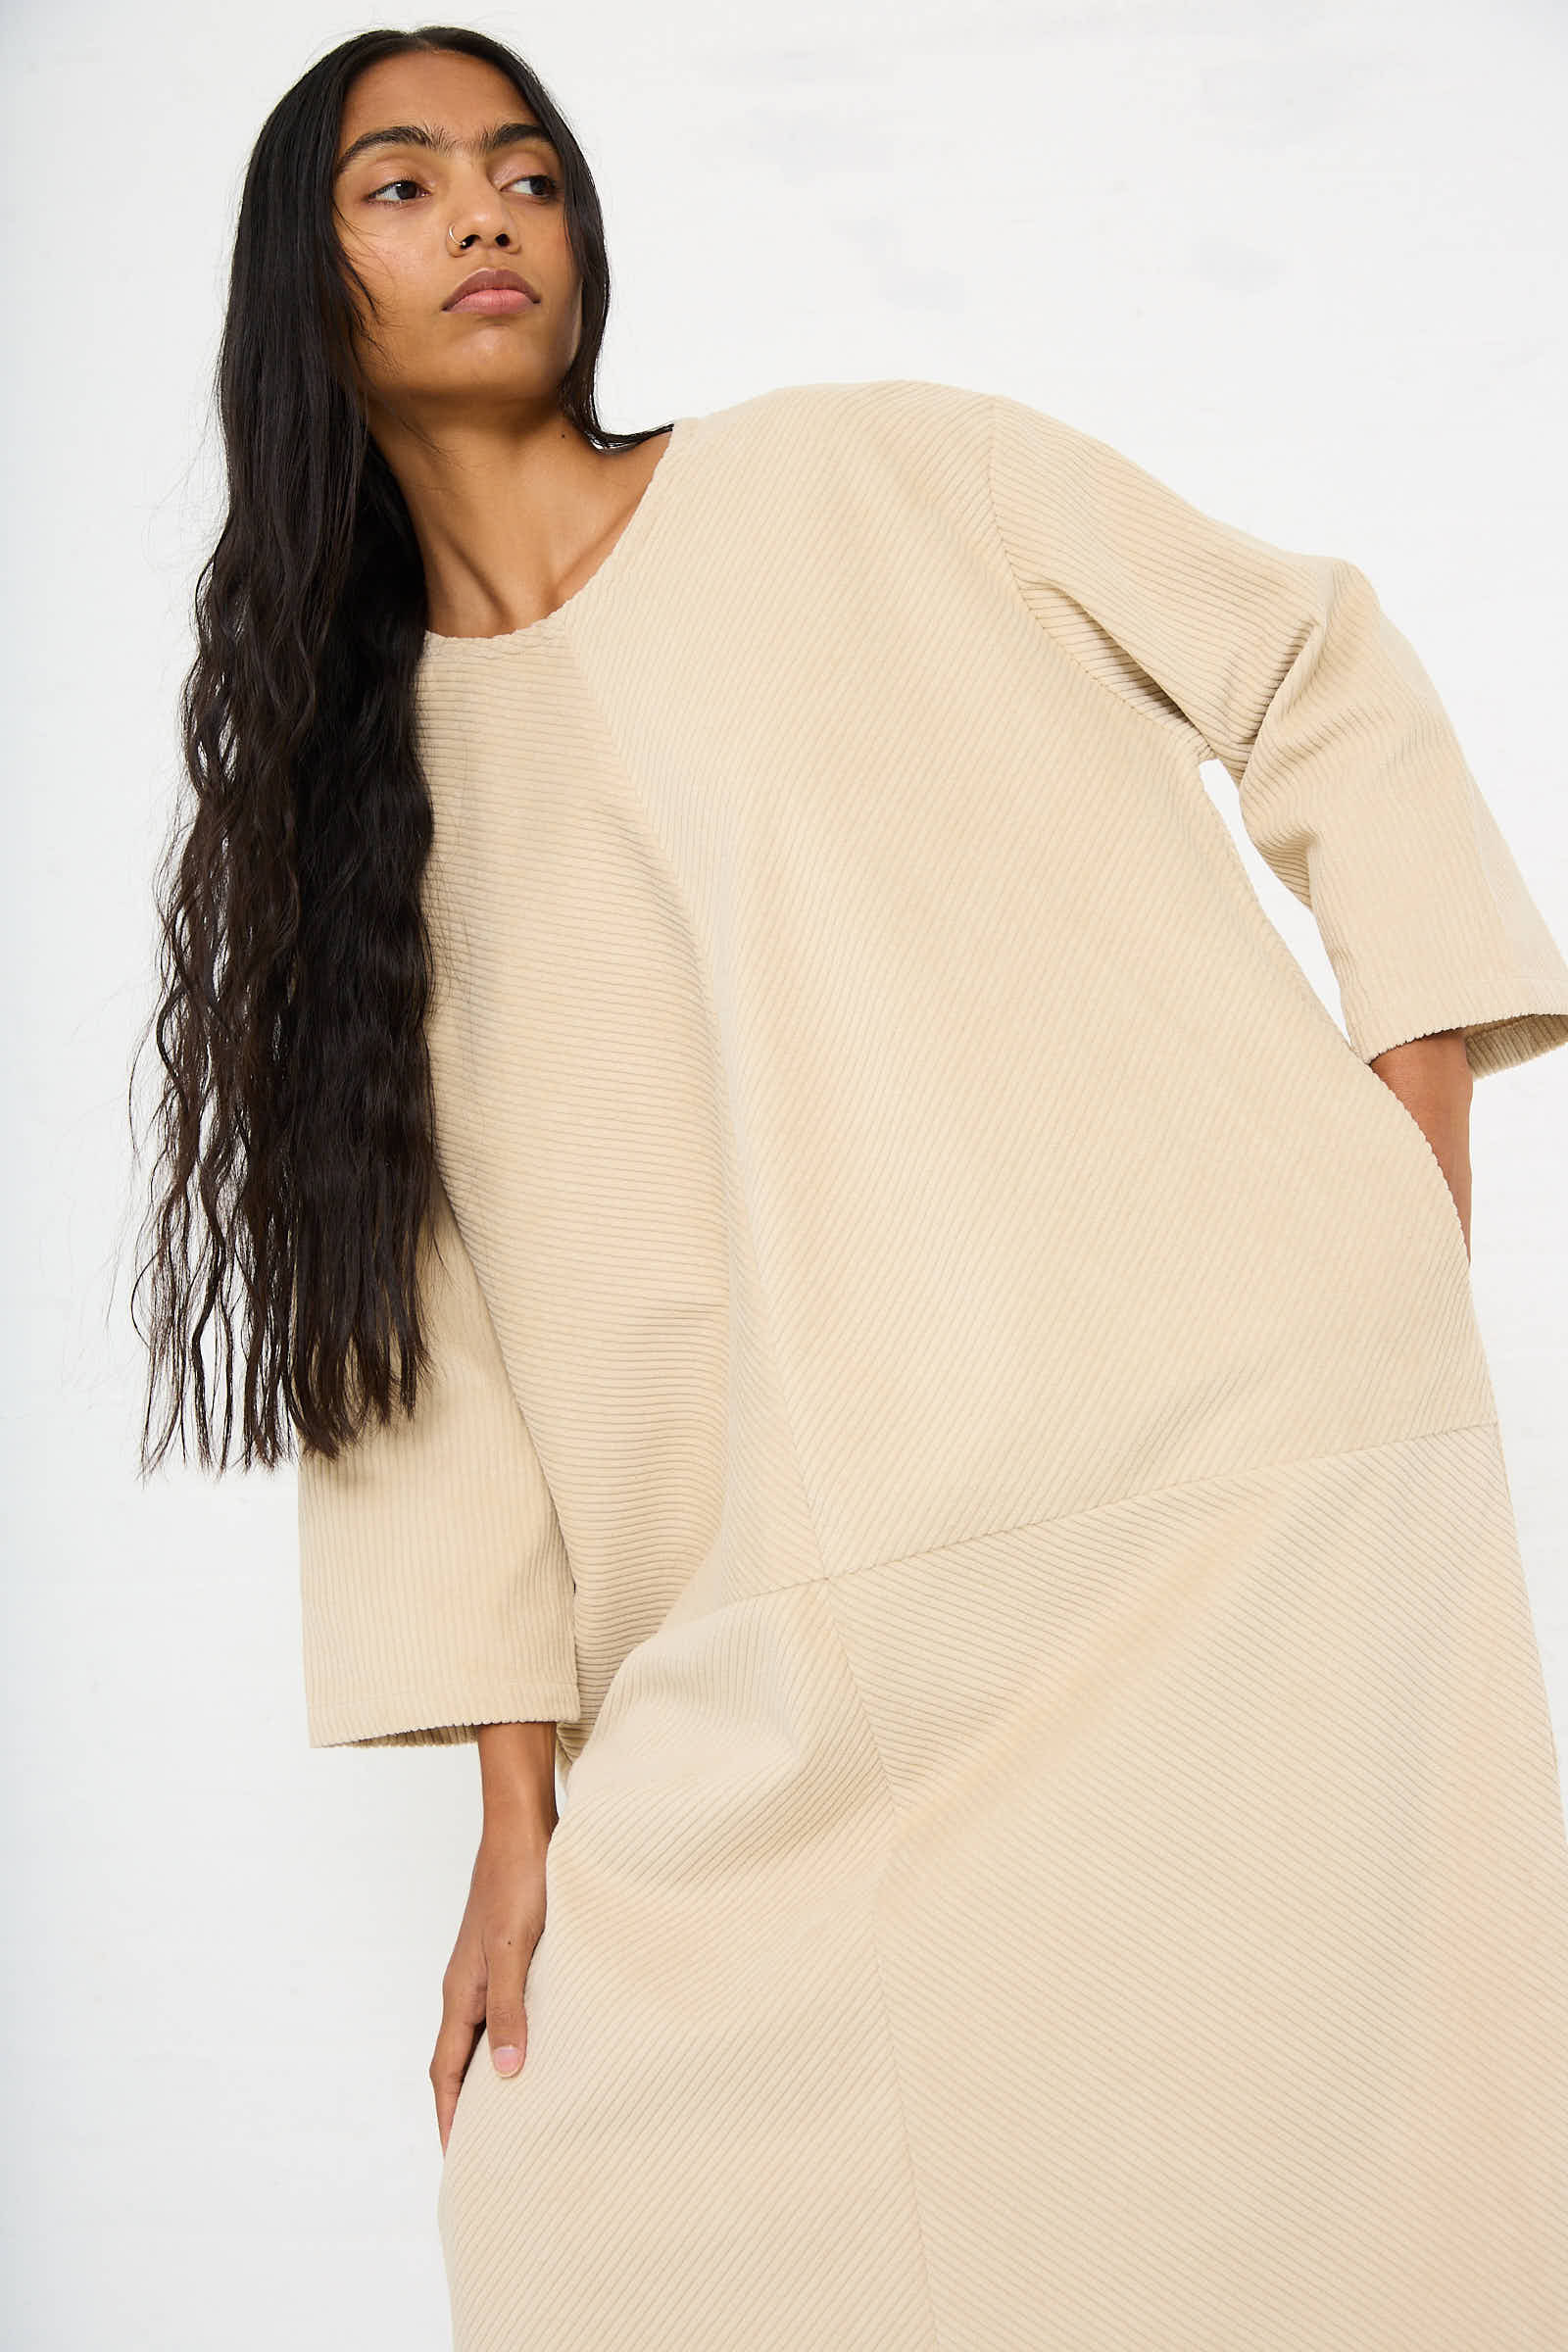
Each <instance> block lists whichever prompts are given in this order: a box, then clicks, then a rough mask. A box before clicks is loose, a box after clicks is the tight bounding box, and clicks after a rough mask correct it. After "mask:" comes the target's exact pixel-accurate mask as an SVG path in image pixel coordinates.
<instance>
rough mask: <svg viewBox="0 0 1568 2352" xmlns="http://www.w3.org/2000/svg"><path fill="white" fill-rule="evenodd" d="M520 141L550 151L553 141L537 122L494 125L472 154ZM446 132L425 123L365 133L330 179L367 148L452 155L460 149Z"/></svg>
mask: <svg viewBox="0 0 1568 2352" xmlns="http://www.w3.org/2000/svg"><path fill="white" fill-rule="evenodd" d="M524 139H537V140H538V141H539V143H540V145H541V146H544V147H553V146H554V145H555V141H554V140H553V139H552V138H551V136H550V133H549V132H548V131H547V130H543V129H541V127H540V125H539V124H538V123H496V124H495V126H494V127H493V128H492V129H490V130H487V131H484V132H482V133H481V134H480V136H479V138H478V139H477V140H476V142H475V151H476V152H477V153H478V154H480V155H493V154H494V153H495V151H496V149H497V148H498V147H515V146H516V145H518V144H519V142H520V141H522V140H524ZM462 143H463V142H462V141H461V140H459V139H455V138H454V137H453V136H452V133H451V132H450V131H449V130H439V129H433V128H432V127H431V125H430V124H429V123H388V124H387V125H386V127H385V128H384V129H382V130H365V131H362V132H361V133H360V135H359V137H358V138H357V139H356V140H355V142H354V144H353V146H352V147H346V148H345V149H344V150H343V153H342V154H341V155H340V156H339V157H338V159H337V164H336V167H335V170H334V172H333V177H334V178H336V176H337V173H338V172H343V171H346V170H347V168H348V166H349V165H350V164H352V163H353V161H354V159H355V157H356V156H358V155H363V154H364V153H365V151H366V149H367V148H369V147H428V148H430V149H431V150H432V151H433V152H434V153H435V154H437V155H455V154H456V153H457V151H458V149H459V147H460V146H461V145H462Z"/></svg>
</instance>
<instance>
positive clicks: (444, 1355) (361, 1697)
mask: <svg viewBox="0 0 1568 2352" xmlns="http://www.w3.org/2000/svg"><path fill="white" fill-rule="evenodd" d="M432 1243H433V1244H434V1245H435V1246H434V1247H432ZM420 1265H421V1275H420V1282H421V1301H422V1304H423V1310H424V1316H425V1322H426V1328H427V1331H428V1335H429V1344H430V1351H431V1359H432V1360H431V1364H430V1366H429V1369H428V1371H427V1372H426V1374H425V1375H424V1376H423V1377H422V1378H421V1381H420V1384H419V1390H418V1395H417V1399H416V1404H415V1410H414V1413H413V1415H412V1416H410V1415H409V1414H407V1413H405V1412H404V1411H403V1410H402V1409H401V1408H397V1409H395V1410H394V1413H393V1417H392V1419H391V1420H390V1421H389V1422H387V1423H385V1424H383V1423H381V1422H379V1421H377V1420H376V1419H375V1418H374V1416H373V1415H371V1416H369V1417H368V1419H367V1421H366V1424H365V1427H364V1429H363V1431H362V1432H361V1434H360V1435H359V1436H358V1437H357V1438H356V1439H355V1440H354V1442H353V1443H352V1444H351V1445H349V1446H345V1447H344V1448H343V1449H342V1450H341V1451H340V1452H339V1453H338V1454H337V1456H336V1457H335V1458H333V1459H331V1460H328V1459H327V1457H326V1456H325V1455H323V1454H321V1453H319V1452H316V1451H314V1450H312V1449H309V1448H306V1447H304V1446H302V1447H301V1448H300V1454H299V1506H298V1508H299V1544H300V1579H301V1597H302V1622H303V1637H304V1653H305V1691H306V1706H307V1722H308V1733H309V1740H310V1744H311V1745H312V1746H313V1747H330V1746H337V1745H345V1744H353V1745H388V1744H389V1745H414V1744H418V1743H423V1742H429V1741H446V1742H450V1741H454V1740H472V1739H473V1738H474V1737H475V1736H476V1729H477V1726H478V1725H479V1724H481V1723H513V1722H516V1723H527V1722H537V1721H544V1720H554V1721H556V1722H570V1721H573V1720H575V1718H576V1716H577V1713H578V1707H579V1697H578V1685H577V1669H576V1652H575V1644H574V1641H573V1613H572V1597H573V1588H572V1577H571V1570H570V1566H569V1563H568V1559H567V1555H566V1549H565V1545H564V1540H563V1537H562V1531H561V1526H560V1522H559V1520H558V1518H557V1515H556V1510H555V1505H554V1502H553V1500H552V1497H551V1494H550V1490H549V1487H548V1485H547V1483H546V1480H545V1476H544V1472H543V1470H542V1469H541V1467H540V1463H539V1458H538V1455H537V1453H536V1452H535V1450H534V1446H533V1442H532V1439H531V1437H530V1435H529V1432H528V1428H527V1424H526V1422H525V1421H524V1419H523V1416H522V1413H521V1410H520V1408H519V1406H518V1404H517V1401H516V1398H515V1395H514V1392H513V1389H512V1385H511V1382H510V1380H509V1378H508V1375H507V1370H506V1366H505V1363H504V1360H503V1357H502V1353H501V1348H500V1344H499V1342H498V1340H497V1337H496V1331H495V1326H494V1324H493V1322H492V1320H491V1317H490V1312H489V1309H488V1307H487V1305H486V1303H485V1299H484V1296H483V1293H482V1291H481V1289H480V1286H479V1280H478V1276H477V1274H476V1272H475V1270H474V1267H473V1263H472V1260H471V1259H470V1257H469V1255H468V1252H467V1250H466V1247H465V1245H464V1242H463V1239H462V1236H461V1233H460V1231H459V1229H458V1225H457V1222H456V1219H455V1217H454V1215H453V1211H452V1206H451V1202H450V1201H449V1199H448V1197H447V1194H446V1192H445V1189H444V1188H443V1187H441V1186H440V1185H439V1183H438V1185H437V1190H436V1200H435V1213H434V1215H433V1217H432V1220H431V1222H430V1224H429V1225H428V1226H427V1228H426V1231H425V1234H424V1235H423V1236H422V1237H421V1254H420Z"/></svg>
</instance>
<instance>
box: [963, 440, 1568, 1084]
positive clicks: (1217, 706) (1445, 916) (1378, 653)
mask: <svg viewBox="0 0 1568 2352" xmlns="http://www.w3.org/2000/svg"><path fill="white" fill-rule="evenodd" d="M992 424H993V431H992V439H991V466H990V477H991V498H992V506H993V512H994V516H995V520H996V525H997V529H998V532H999V535H1000V537H1001V540H1002V543H1003V548H1004V551H1005V556H1006V559H1007V562H1008V564H1009V566H1010V568H1011V571H1012V575H1013V579H1014V581H1015V583H1016V585H1017V588H1018V592H1019V594H1020V596H1021V597H1022V598H1023V600H1024V602H1025V603H1026V604H1027V605H1028V606H1029V607H1030V608H1031V610H1032V611H1033V612H1034V613H1035V614H1036V616H1037V617H1038V618H1039V619H1040V621H1041V622H1042V625H1043V626H1045V627H1046V628H1047V629H1048V630H1049V631H1050V633H1051V634H1052V636H1053V637H1054V639H1055V640H1056V641H1057V642H1058V643H1059V644H1060V645H1061V646H1062V647H1063V648H1064V650H1065V651H1067V652H1068V653H1069V654H1070V655H1072V656H1073V657H1074V658H1075V659H1077V660H1078V661H1079V662H1080V665H1081V666H1083V667H1085V668H1087V669H1089V670H1090V671H1091V673H1092V674H1093V675H1095V676H1097V677H1098V678H1099V679H1100V681H1101V683H1102V684H1104V685H1106V686H1108V687H1110V688H1111V690H1112V691H1114V692H1120V693H1122V694H1123V695H1124V696H1125V697H1126V698H1127V699H1129V700H1131V701H1133V702H1136V703H1139V704H1141V705H1142V706H1143V707H1144V708H1145V709H1146V710H1148V711H1151V712H1152V713H1153V714H1154V715H1156V716H1160V715H1163V716H1167V717H1169V718H1170V719H1172V720H1173V721H1175V723H1177V724H1178V725H1181V724H1183V723H1185V725H1187V726H1189V727H1191V728H1192V729H1193V730H1195V731H1196V735H1197V737H1198V738H1199V742H1200V746H1201V756H1207V755H1210V754H1211V755H1212V756H1214V757H1215V758H1217V759H1218V760H1220V761H1221V762H1222V763H1223V765H1224V766H1225V768H1226V770H1227V771H1228V773H1229V774H1230V776H1231V778H1232V781H1233V782H1234V783H1235V785H1236V786H1237V789H1238V792H1239V795H1240V802H1241V815H1242V821H1243V823H1244V825H1245V827H1246V830H1247V833H1248V835H1249V837H1250V840H1251V841H1252V842H1253V843H1254V845H1255V846H1256V848H1257V849H1258V850H1259V851H1260V853H1261V854H1262V856H1263V857H1264V858H1266V859H1267V861H1268V863H1269V864H1270V866H1271V867H1272V868H1273V870H1274V872H1275V873H1276V874H1278V876H1279V877H1280V880H1281V881H1282V882H1283V883H1284V884H1285V885H1286V887H1287V888H1288V889H1289V890H1290V891H1292V892H1293V893H1294V895H1295V896H1296V897H1297V898H1298V899H1299V900H1300V901H1301V903H1302V904H1303V905H1304V906H1306V907H1309V908H1310V910H1311V912H1312V915H1313V917H1314V920H1315V921H1316V924H1317V927H1318V931H1319V934H1320V936H1321V938H1322V941H1323V945H1324V948H1325V951H1326V953H1327V955H1328V957H1329V961H1330V963H1331V965H1332V967H1333V970H1334V974H1335V979H1336V982H1337V984H1338V987H1339V991H1340V1001H1341V1008H1342V1013H1343V1017H1344V1022H1345V1028H1346V1033H1347V1035H1348V1038H1349V1041H1350V1043H1351V1045H1352V1046H1353V1047H1354V1049H1355V1051H1356V1052H1357V1053H1358V1054H1360V1055H1361V1057H1362V1058H1363V1059H1364V1060H1367V1061H1370V1060H1371V1059H1373V1057H1374V1056H1375V1055H1377V1054H1381V1053H1383V1052H1385V1051H1386V1050H1387V1049H1388V1048H1389V1047H1391V1046H1396V1045H1400V1044H1403V1043H1404V1042H1405V1041H1406V1040H1408V1039H1410V1038H1415V1037H1424V1036H1429V1035H1431V1034H1433V1033H1434V1032H1436V1031H1438V1030H1445V1029H1460V1030H1463V1031H1464V1032H1465V1041H1466V1051H1467V1053H1468V1055H1469V1059H1470V1064H1471V1068H1472V1070H1473V1071H1474V1072H1475V1073H1476V1074H1477V1075H1479V1074H1481V1073H1482V1072H1484V1071H1488V1070H1499V1069H1505V1068H1507V1067H1508V1066H1509V1065H1510V1064H1512V1063H1515V1062H1520V1061H1526V1060H1529V1059H1530V1058H1531V1057H1532V1056H1533V1055H1535V1054H1543V1053H1544V1052H1546V1051H1547V1050H1548V1049H1549V1048H1551V1047H1553V1046H1559V1045H1562V1044H1563V1043H1564V1042H1565V1041H1568V962H1565V961H1564V958H1563V956H1562V953H1561V951H1560V950H1559V948H1558V946H1557V944H1556V941H1555V939H1554V938H1553V936H1552V934H1551V932H1550V931H1549V930H1548V929H1547V926H1546V924H1545V922H1544V919H1543V917H1542V914H1541V912H1540V910H1539V908H1538V907H1537V906H1536V905H1535V903H1534V901H1533V900H1532V898H1531V896H1530V893H1529V891H1528V890H1527V889H1526V887H1525V884H1524V881H1523V879H1522V878H1521V875H1520V872H1519V869H1518V867H1517V865H1516V863H1515V861H1514V858H1513V856H1512V854H1511V852H1510V850H1509V848H1508V846H1507V843H1506V842H1505V841H1504V839H1503V837H1502V835H1501V833H1500V832H1499V831H1498V828H1497V825H1496V822H1495V818H1494V816H1493V814H1492V811H1491V809H1489V808H1488V806H1487V804H1486V802H1485V801H1484V800H1483V798H1482V796H1481V793H1480V791H1479V790H1478V788H1477V785H1476V781H1475V778H1474V777H1473V775H1472V774H1471V772H1470V769H1469V767H1468V766H1467V764H1466V762H1465V760H1464V757H1463V755H1462V754H1461V751H1460V748H1459V744H1458V742H1457V740H1456V738H1455V735H1454V730H1453V727H1452V725H1451V723H1450V721H1449V719H1448V716H1447V714H1446V711H1445V709H1444V707H1443V704H1442V703H1441V702H1440V700H1439V698H1438V694H1437V691H1436V689H1435V688H1434V686H1433V683H1432V680H1431V679H1430V677H1429V676H1428V675H1427V672H1426V670H1425V669H1424V668H1423V666H1422V664H1421V662H1420V661H1419V660H1418V658H1417V656H1416V654H1415V652H1414V650H1413V648H1412V647H1411V646H1410V644H1409V643H1408V641H1407V640H1406V639H1405V638H1404V637H1403V636H1402V635H1401V634H1400V632H1399V631H1398V629H1397V628H1396V627H1395V625H1394V623H1393V622H1392V621H1391V620H1390V619H1389V617H1388V615H1387V614H1386V613H1384V611H1383V610H1382V607H1381V606H1380V604H1379V601H1378V598H1377V596H1376V595H1375V594H1374V592H1373V588H1372V585H1371V583H1370V581H1369V580H1368V579H1367V577H1366V575H1365V573H1364V572H1362V571H1360V570H1358V569H1357V567H1356V566H1355V565H1354V564H1349V563H1346V562H1344V561H1342V560H1341V559H1339V558H1337V557H1332V556H1318V555H1304V554H1297V553H1293V552H1291V551H1289V550H1287V549H1284V548H1280V547H1275V546H1272V545H1270V544H1269V543H1268V542H1267V541H1266V540H1262V539H1258V538H1254V537H1253V536H1251V535H1250V533H1249V532H1246V531H1243V530H1240V529H1238V528H1236V527H1235V526H1234V525H1232V524H1228V523H1225V522H1221V521H1218V520H1216V519H1215V518H1214V517H1213V516H1211V515H1206V514H1203V513H1201V511H1200V510H1199V509H1198V508H1197V507H1195V506H1192V505H1191V504H1189V502H1188V501H1187V500H1186V499H1184V498H1182V497H1180V496H1178V494H1177V493H1176V492H1175V491H1173V490H1171V489H1169V488H1167V487H1166V486H1165V485H1164V484H1163V483H1162V482H1160V481H1158V480H1157V479H1156V478H1155V477H1154V476H1153V475H1152V474H1150V473H1148V472H1147V471H1146V470H1145V469H1144V468H1143V467H1142V466H1138V465H1136V464H1135V463H1134V462H1133V461H1132V460H1131V459H1129V458H1126V457H1124V456H1122V455H1121V454H1120V453H1119V452H1118V451H1116V450H1114V449H1112V448H1111V447H1110V446H1108V444H1106V443H1104V442H1103V441H1100V440H1097V439H1096V438H1094V436H1092V435H1090V434H1087V433H1084V432H1082V431H1080V430H1079V429H1078V428H1076V427H1074V426H1071V425H1068V424H1065V423H1063V422H1062V421H1061V420H1060V419H1058V418H1056V417H1051V416H1049V415H1047V414H1046V413H1044V412H1043V411H1041V410H1038V409H1035V408H1032V407H1030V406H1029V405H1028V404H1027V403H1025V402H1022V401H1018V400H1014V399H1012V398H1010V397H1008V396H1007V395H1005V394H997V395H995V396H994V397H993V402H992Z"/></svg>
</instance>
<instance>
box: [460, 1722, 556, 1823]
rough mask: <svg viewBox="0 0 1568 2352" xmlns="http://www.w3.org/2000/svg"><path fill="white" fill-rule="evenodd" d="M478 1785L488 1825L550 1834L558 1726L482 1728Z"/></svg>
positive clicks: (484, 1725) (497, 1725)
mask: <svg viewBox="0 0 1568 2352" xmlns="http://www.w3.org/2000/svg"><path fill="white" fill-rule="evenodd" d="M478 1741H479V1786H480V1789H481V1792H482V1794H483V1798H484V1816H485V1820H486V1822H487V1823H493V1824H498V1825H499V1824H503V1823H510V1824H516V1823H518V1822H522V1823H525V1824H527V1825H529V1826H533V1825H535V1824H541V1823H542V1825H543V1826H544V1828H545V1829H546V1830H547V1831H548V1830H552V1829H554V1827H555V1823H556V1727H555V1725H554V1723H547V1722H540V1723H481V1724H480V1725H479V1727H478Z"/></svg>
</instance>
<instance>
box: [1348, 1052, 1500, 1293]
mask: <svg viewBox="0 0 1568 2352" xmlns="http://www.w3.org/2000/svg"><path fill="white" fill-rule="evenodd" d="M1370 1067H1371V1068H1372V1069H1374V1070H1376V1072H1377V1074H1378V1076H1379V1077H1380V1078H1381V1079H1382V1080H1383V1082H1384V1084H1385V1086H1387V1087H1389V1088H1390V1089H1391V1090H1392V1091H1393V1093H1395V1094H1396V1095H1397V1097H1398V1099H1399V1101H1400V1102H1401V1103H1403V1104H1404V1107H1405V1109H1406V1110H1407V1111H1408V1112H1409V1113H1410V1116H1411V1118H1412V1119H1414V1121H1415V1123H1416V1125H1417V1126H1418V1127H1419V1128H1420V1130H1421V1132H1422V1134H1423V1135H1424V1136H1425V1137H1426V1139H1427V1142H1428V1143H1429V1144H1430V1145H1431V1147H1432V1151H1433V1155H1434V1157H1435V1158H1436V1160H1437V1162H1438V1165H1439V1167H1440V1168H1441V1169H1442V1170H1443V1173H1444V1175H1445V1176H1446V1179H1447V1184H1448V1190H1449V1192H1450V1193H1451V1194H1452V1195H1453V1205H1454V1207H1455V1209H1456V1210H1457V1211H1458V1216H1459V1229H1460V1231H1461V1232H1462V1234H1463V1235H1464V1247H1465V1255H1466V1256H1467V1257H1468V1256H1469V1254H1470V1097H1471V1092H1472V1090H1473V1087H1474V1083H1475V1080H1474V1073H1473V1072H1472V1070H1471V1068H1470V1062H1469V1057H1468V1055H1467V1054H1466V1053H1465V1045H1464V1031H1463V1030H1462V1029H1441V1030H1438V1031H1437V1032H1436V1033H1435V1034H1434V1035H1433V1036H1431V1037H1413V1038H1411V1039H1410V1041H1409V1043H1408V1044H1407V1045H1402V1046H1391V1047H1390V1048H1389V1050H1388V1052H1387V1053H1386V1054H1378V1055H1377V1056H1376V1058H1375V1059H1374V1060H1373V1061H1372V1063H1371V1064H1370Z"/></svg>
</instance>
